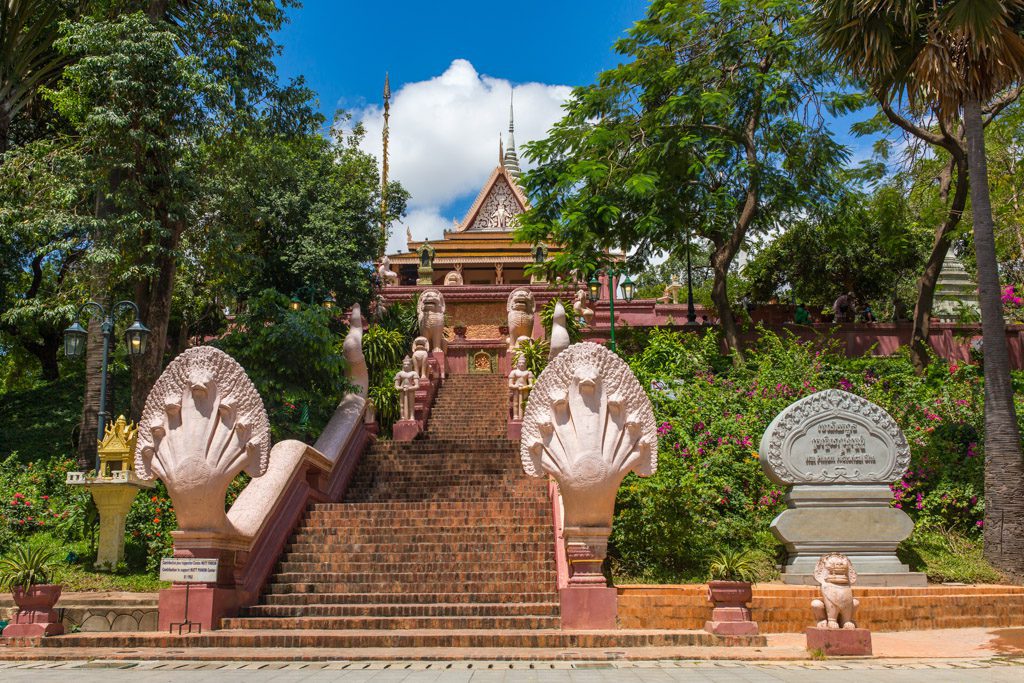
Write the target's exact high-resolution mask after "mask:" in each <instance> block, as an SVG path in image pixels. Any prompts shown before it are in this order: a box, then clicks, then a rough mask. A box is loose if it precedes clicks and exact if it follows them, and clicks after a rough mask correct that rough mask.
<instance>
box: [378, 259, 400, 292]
mask: <svg viewBox="0 0 1024 683" xmlns="http://www.w3.org/2000/svg"><path fill="white" fill-rule="evenodd" d="M377 274H378V275H380V281H381V282H382V283H383V284H384V286H385V287H394V286H396V285H397V284H398V273H396V272H395V271H393V270H391V259H389V258H388V257H387V256H384V257H382V258H381V260H380V267H379V268H377Z"/></svg>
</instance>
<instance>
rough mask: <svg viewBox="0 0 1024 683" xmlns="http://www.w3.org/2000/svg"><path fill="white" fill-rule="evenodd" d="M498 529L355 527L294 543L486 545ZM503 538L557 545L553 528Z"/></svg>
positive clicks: (505, 533) (303, 536)
mask: <svg viewBox="0 0 1024 683" xmlns="http://www.w3.org/2000/svg"><path fill="white" fill-rule="evenodd" d="M497 531H498V530H496V529H490V530H487V531H483V532H481V531H480V530H477V529H469V528H467V529H459V530H450V531H448V532H445V531H438V530H437V529H430V528H429V527H428V528H417V527H407V528H398V529H391V530H389V529H387V528H386V527H372V528H371V527H356V528H353V529H303V530H302V531H300V532H298V533H297V534H296V535H295V537H294V540H295V542H297V543H318V542H320V543H364V544H365V543H373V542H380V543H387V542H394V541H399V542H402V543H444V542H446V541H448V542H459V543H486V542H488V541H493V540H494V539H496V538H497V536H496V532H497ZM500 531H501V532H502V534H501V536H500V539H501V540H503V541H506V542H508V543H530V542H534V543H541V542H545V541H549V542H552V543H553V542H554V539H553V538H552V537H553V535H554V534H553V532H552V531H551V530H550V529H544V528H542V527H537V528H534V529H517V530H515V531H510V530H509V529H501V530H500Z"/></svg>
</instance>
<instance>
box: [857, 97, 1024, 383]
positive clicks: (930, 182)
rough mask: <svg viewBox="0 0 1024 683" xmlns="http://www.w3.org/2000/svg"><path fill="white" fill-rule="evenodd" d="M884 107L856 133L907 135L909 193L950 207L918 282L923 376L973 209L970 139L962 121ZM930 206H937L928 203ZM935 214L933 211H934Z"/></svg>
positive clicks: (991, 105) (991, 115)
mask: <svg viewBox="0 0 1024 683" xmlns="http://www.w3.org/2000/svg"><path fill="white" fill-rule="evenodd" d="M1019 95H1020V90H1019V89H1016V90H1013V91H1010V92H1007V93H1003V94H1001V95H1000V96H998V97H996V98H994V99H993V100H992V101H990V102H988V103H986V104H985V106H984V114H985V125H986V126H988V125H989V124H990V123H992V121H994V120H995V119H996V117H997V116H999V114H1000V113H1001V112H1002V111H1003V109H1004V108H1006V107H1007V106H1009V105H1010V104H1011V103H1013V102H1015V101H1016V100H1017V98H1018V97H1019ZM878 104H879V114H878V115H876V116H875V117H874V118H873V119H872V120H870V121H867V122H864V123H861V124H857V125H856V126H855V132H858V133H861V134H867V133H870V134H878V133H883V134H885V135H891V134H892V133H893V132H894V131H895V130H899V131H902V132H903V134H904V136H905V141H906V142H907V144H906V147H905V149H906V152H905V154H904V157H905V165H906V168H905V169H904V172H903V173H902V174H901V175H902V176H903V177H904V179H905V181H906V184H907V185H908V191H909V192H910V193H914V194H917V195H918V196H919V198H920V195H924V194H932V193H933V192H934V190H933V189H932V188H935V189H936V190H937V195H938V199H939V200H940V202H941V203H942V205H943V206H944V210H943V211H941V212H938V215H935V216H934V217H933V218H932V220H933V223H934V230H933V239H932V248H931V251H930V252H929V253H928V255H927V258H926V259H925V266H924V269H923V271H921V274H920V277H919V278H918V280H917V299H916V302H915V304H914V314H913V319H912V327H911V333H910V358H911V361H912V362H913V364H914V368H915V369H916V370H917V372H918V373H924V371H925V367H926V366H927V364H928V358H929V355H928V337H929V328H930V326H931V313H932V305H933V302H934V297H935V287H936V285H937V284H938V280H939V275H940V273H941V272H942V264H943V261H944V260H945V258H946V254H947V253H948V252H949V248H950V245H951V244H952V242H953V239H954V237H955V235H956V231H957V227H958V226H959V225H960V221H961V219H962V218H963V215H964V210H965V207H966V205H967V194H968V188H969V185H968V182H967V141H966V139H965V134H964V127H963V123H962V121H961V120H960V119H959V117H957V118H956V119H955V120H953V121H950V122H948V123H947V122H945V121H941V120H939V121H935V120H933V119H934V117H930V116H929V114H928V112H927V111H923V112H922V111H920V110H918V111H915V110H914V108H912V107H900V106H899V103H898V102H893V101H888V100H886V99H884V98H882V99H880V100H879V102H878ZM922 143H923V145H922ZM879 147H880V149H881V151H882V152H883V156H887V154H888V148H889V147H890V145H889V144H888V143H887V142H886V143H884V144H881V145H880V146H879ZM936 162H938V163H936ZM925 203H926V204H933V202H931V201H927V200H926V202H925ZM928 208H929V209H931V208H933V207H931V206H929V207H928ZM929 213H933V212H932V211H930V210H929Z"/></svg>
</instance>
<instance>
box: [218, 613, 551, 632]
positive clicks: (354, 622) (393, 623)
mask: <svg viewBox="0 0 1024 683" xmlns="http://www.w3.org/2000/svg"><path fill="white" fill-rule="evenodd" d="M561 622H562V618H561V617H558V616H555V617H552V616H546V617H541V616H483V617H449V616H430V617H353V616H345V617H307V616H302V617H236V618H231V619H224V620H223V621H222V622H221V627H222V628H224V629H285V630H296V629H301V630H307V629H317V630H320V629H331V630H334V629H339V630H340V629H361V630H386V631H397V630H401V631H406V630H410V629H556V628H559V627H560V626H561Z"/></svg>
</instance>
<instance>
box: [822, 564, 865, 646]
mask: <svg viewBox="0 0 1024 683" xmlns="http://www.w3.org/2000/svg"><path fill="white" fill-rule="evenodd" d="M814 579H815V580H816V581H817V582H818V585H819V586H821V599H820V600H812V601H811V610H813V611H814V618H815V619H817V621H818V628H844V629H854V628H857V625H856V624H855V623H853V619H854V617H855V616H856V613H857V607H858V606H859V605H860V600H855V599H854V597H853V584H855V583H856V582H857V572H856V571H854V569H853V563H852V562H850V558H848V557H847V556H846V555H843V554H842V553H828V554H826V555H822V556H821V559H819V560H818V566H817V567H816V568H815V569H814Z"/></svg>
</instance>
